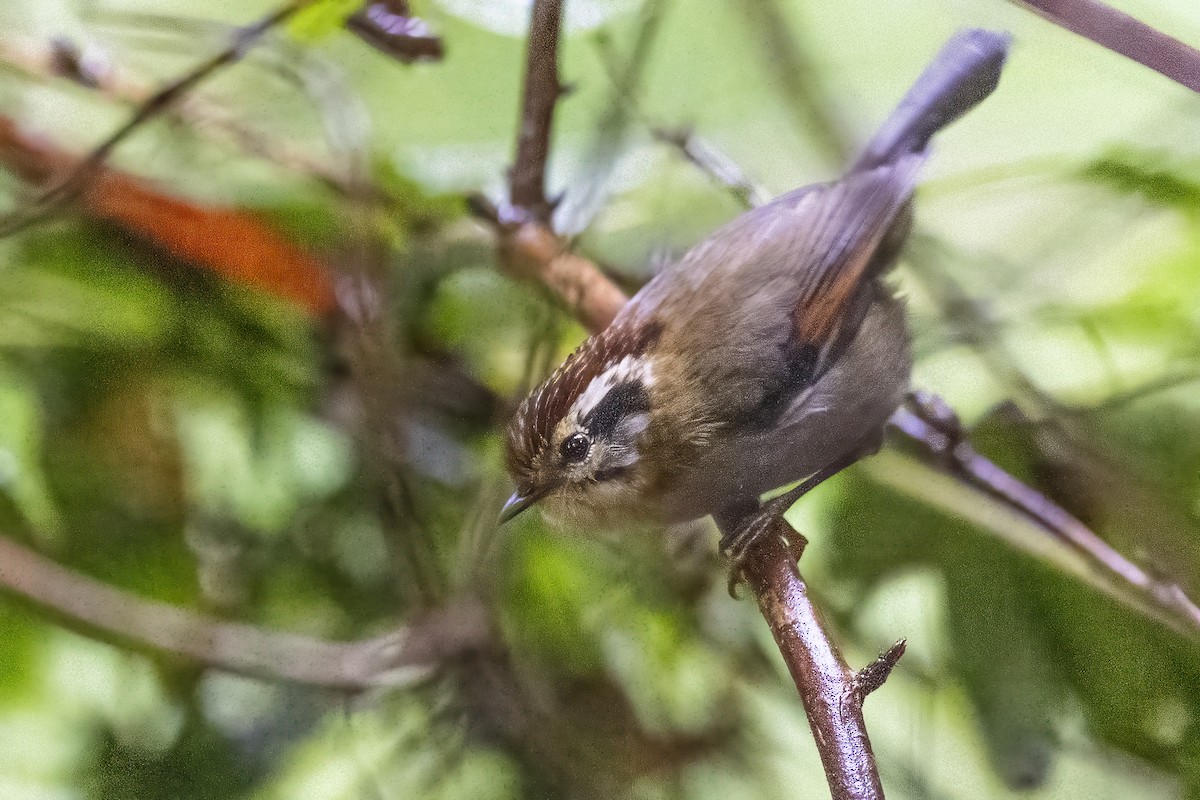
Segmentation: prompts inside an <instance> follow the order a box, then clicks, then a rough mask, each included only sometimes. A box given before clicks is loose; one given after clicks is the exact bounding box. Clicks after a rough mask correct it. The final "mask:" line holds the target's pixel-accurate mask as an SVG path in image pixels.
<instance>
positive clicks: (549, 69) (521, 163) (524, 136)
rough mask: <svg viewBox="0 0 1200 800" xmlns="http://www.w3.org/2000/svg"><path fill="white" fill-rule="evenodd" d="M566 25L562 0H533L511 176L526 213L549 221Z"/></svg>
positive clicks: (513, 195) (518, 205)
mask: <svg viewBox="0 0 1200 800" xmlns="http://www.w3.org/2000/svg"><path fill="white" fill-rule="evenodd" d="M561 30H562V0H534V4H533V11H532V14H531V15H530V20H529V44H528V47H527V49H526V53H525V88H524V91H523V92H522V99H521V129H520V133H519V134H518V135H517V155H516V161H515V162H514V163H513V167H512V174H511V176H510V180H509V183H510V192H509V200H510V202H511V204H512V206H513V209H514V210H516V211H518V212H519V213H521V214H522V215H523V216H524V215H527V216H524V218H526V219H533V220H536V221H538V222H541V223H543V224H549V222H550V214H551V212H552V211H553V210H554V206H553V204H552V203H551V202H550V201H549V200H548V199H547V197H546V161H547V160H548V159H549V157H550V134H551V131H552V129H553V122H554V107H555V105H556V104H557V103H558V98H559V97H560V96H561V95H562V93H563V87H562V84H561V83H560V82H559V77H558V37H559V33H560V31H561Z"/></svg>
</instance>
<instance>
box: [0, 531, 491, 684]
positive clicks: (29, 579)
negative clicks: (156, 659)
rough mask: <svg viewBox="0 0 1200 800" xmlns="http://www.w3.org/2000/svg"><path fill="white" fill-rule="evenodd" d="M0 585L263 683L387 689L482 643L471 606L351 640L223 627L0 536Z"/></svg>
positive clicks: (484, 624)
mask: <svg viewBox="0 0 1200 800" xmlns="http://www.w3.org/2000/svg"><path fill="white" fill-rule="evenodd" d="M0 586H2V587H3V588H4V589H5V590H7V591H8V592H10V593H12V594H14V595H16V596H18V597H22V598H24V599H26V600H29V601H31V602H33V603H34V604H36V605H38V606H42V607H44V608H47V609H49V610H51V611H53V612H56V613H57V614H60V615H62V616H64V617H66V618H67V620H68V621H70V622H73V623H77V624H80V625H83V626H85V627H87V628H91V629H95V630H98V631H100V632H102V633H103V634H106V635H107V636H108V637H112V638H117V639H120V640H123V641H128V642H132V643H133V644H135V645H138V646H141V647H143V648H148V649H150V650H154V651H158V652H161V653H165V654H167V655H171V656H176V657H183V658H185V659H188V660H191V661H195V662H196V663H198V664H202V665H204V666H207V667H212V668H215V669H222V670H226V671H228V672H235V673H238V674H242V675H248V676H251V677H255V678H262V679H264V680H272V681H287V682H291V683H299V684H306V685H309V686H318V687H325V688H330V689H344V690H350V691H355V690H363V689H370V688H374V687H381V686H389V685H394V684H396V683H400V682H403V681H404V680H405V679H406V678H411V675H407V676H406V675H405V674H404V672H405V671H407V670H413V669H419V670H425V669H430V668H433V667H437V666H438V665H440V664H442V663H444V662H446V661H448V660H450V659H453V658H456V657H460V656H463V655H466V654H468V653H471V652H477V651H479V650H482V649H487V648H488V647H489V646H490V642H491V632H490V627H489V623H488V620H487V617H486V615H485V612H484V611H483V609H482V608H481V607H479V606H475V605H463V606H458V607H446V608H441V609H436V610H432V611H430V612H428V613H427V614H425V615H424V616H423V617H421V618H420V619H419V620H418V621H417V622H416V623H414V624H413V625H411V626H408V627H406V628H401V629H399V630H396V631H394V632H392V633H388V634H385V635H383V636H377V637H373V638H370V639H362V640H359V641H353V642H331V641H327V640H322V639H314V638H311V637H308V636H300V635H297V634H292V633H283V632H280V631H271V630H267V629H265V628H260V627H257V626H254V625H247V624H245V623H240V622H226V621H222V620H218V619H215V618H212V617H209V616H206V615H203V614H199V613H196V612H193V611H188V610H185V609H182V608H179V607H177V606H173V605H169V604H167V603H160V602H156V601H153V600H145V599H143V598H140V597H137V596H135V595H133V594H131V593H129V592H126V591H124V590H122V589H118V588H116V587H113V586H110V585H108V584H106V583H103V582H101V581H97V580H95V579H94V578H91V577H88V576H86V575H83V574H81V573H79V572H76V571H74V570H71V569H67V568H66V567H63V566H61V565H59V564H56V563H55V562H53V561H51V560H50V559H48V558H46V557H45V556H42V555H40V554H38V553H36V552H34V551H32V550H30V549H28V548H26V547H24V546H22V545H20V544H18V543H17V542H15V541H13V540H12V539H10V538H8V537H4V536H0Z"/></svg>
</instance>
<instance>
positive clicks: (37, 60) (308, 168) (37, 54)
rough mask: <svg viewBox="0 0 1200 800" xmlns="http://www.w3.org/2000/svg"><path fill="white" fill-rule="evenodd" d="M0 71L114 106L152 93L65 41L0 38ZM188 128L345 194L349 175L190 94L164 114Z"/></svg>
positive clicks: (117, 68) (120, 69) (131, 76)
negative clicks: (60, 84) (86, 92)
mask: <svg viewBox="0 0 1200 800" xmlns="http://www.w3.org/2000/svg"><path fill="white" fill-rule="evenodd" d="M0 68H7V69H10V70H12V71H14V72H16V73H17V74H19V75H22V76H24V77H26V78H29V79H31V80H36V81H46V80H50V79H54V78H60V79H64V80H68V81H70V82H72V83H74V84H76V85H78V86H82V87H85V88H87V89H90V90H92V91H95V92H98V93H99V94H100V95H102V96H104V97H106V98H108V99H110V100H112V101H114V102H118V103H122V104H125V105H131V106H139V105H142V104H144V103H146V102H147V101H148V100H149V98H150V96H151V95H152V94H153V93H154V87H153V86H152V85H151V84H150V83H149V82H147V81H146V80H145V79H143V78H141V77H140V76H138V75H135V74H133V73H132V72H130V71H129V70H127V69H125V68H124V67H122V66H121V65H118V64H113V63H111V62H109V61H106V60H104V61H100V60H98V59H94V58H88V57H85V54H81V53H80V52H79V51H77V50H76V49H75V48H74V47H72V46H71V45H70V44H69V43H66V42H63V41H61V40H59V41H39V40H35V39H17V38H4V39H0ZM165 113H166V114H167V115H168V116H170V117H171V118H173V119H177V120H179V121H180V122H183V123H184V124H186V125H187V126H188V127H189V128H191V129H194V130H198V131H204V132H211V133H213V134H217V135H218V136H217V137H216V138H220V139H223V140H224V143H227V144H230V145H232V146H234V147H237V148H239V149H241V150H243V151H245V152H246V153H249V154H250V155H253V156H255V157H257V158H262V159H264V160H266V161H270V162H271V163H273V164H276V165H278V166H280V167H283V168H284V169H287V170H291V171H294V172H298V173H300V174H302V175H305V176H307V177H311V178H314V179H315V180H317V181H320V182H321V183H322V184H324V185H325V186H327V187H329V188H330V189H333V190H334V191H336V192H338V193H339V194H343V195H344V194H349V192H350V181H349V177H348V176H346V175H344V174H342V173H341V172H339V171H338V170H337V169H336V168H334V167H332V166H331V165H330V164H329V161H328V159H324V158H318V157H316V156H314V155H313V154H312V153H309V152H308V151H307V150H306V149H304V148H303V147H299V146H297V145H295V144H293V143H292V142H289V141H288V140H286V139H281V138H280V137H278V136H272V135H270V134H268V133H267V132H265V131H262V130H258V129H256V128H254V127H252V126H250V125H248V124H247V123H246V122H245V121H244V120H243V119H242V118H241V117H240V116H239V115H237V114H236V113H234V112H233V111H231V110H230V109H227V108H225V107H223V106H221V105H218V104H216V103H212V102H209V101H208V100H207V99H206V98H204V97H203V96H201V95H199V94H198V93H196V92H192V93H190V94H189V95H188V96H187V97H184V98H181V99H180V100H179V101H178V102H177V103H176V104H175V105H174V106H173V107H172V108H170V109H168V110H167V111H166V112H165Z"/></svg>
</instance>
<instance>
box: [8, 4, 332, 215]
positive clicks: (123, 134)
mask: <svg viewBox="0 0 1200 800" xmlns="http://www.w3.org/2000/svg"><path fill="white" fill-rule="evenodd" d="M313 2H314V0H292V2H289V3H286V4H284V5H283V6H281V7H279V8H277V9H276V10H275V11H273V12H271V13H270V14H268V15H267V16H265V17H263V18H262V19H260V20H259V21H258V22H255V23H253V24H252V25H249V26H248V27H246V28H243V29H242V30H241V31H239V32H238V33H237V35H236V36H234V38H233V41H232V42H231V43H230V44H229V45H228V46H227V47H226V48H225V49H224V50H222V51H221V52H219V53H217V54H216V55H214V56H212V57H210V58H209V59H208V60H207V61H204V62H203V63H201V64H200V65H199V66H197V67H195V68H194V69H192V70H190V71H189V72H187V73H186V74H184V75H182V76H181V77H179V78H177V79H176V80H174V81H171V82H170V83H168V84H166V85H165V86H163V87H162V88H161V89H159V90H158V91H156V92H154V93H153V94H151V95H150V96H149V97H148V98H146V100H145V102H143V103H142V104H141V105H140V106H138V107H137V109H136V110H135V111H134V112H133V114H132V115H131V116H130V118H129V119H128V120H127V121H126V122H125V123H124V124H123V125H121V127H119V128H117V130H116V131H114V132H113V133H112V134H110V135H109V136H108V138H106V139H105V140H104V141H103V142H102V143H101V144H100V145H99V146H97V147H96V148H95V149H94V150H92V152H91V153H90V154H89V155H88V156H87V157H86V158H85V159H83V161H81V162H80V163H79V165H78V166H77V167H76V168H75V169H74V170H73V171H72V172H71V173H70V174H69V175H67V176H66V177H65V178H63V179H62V180H60V181H59V182H58V183H56V184H55V185H53V186H51V187H50V188H48V189H46V190H45V191H44V192H43V193H42V194H41V195H40V196H39V197H37V198H36V199H34V200H33V201H32V202H31V203H29V204H28V206H27V207H25V208H23V209H21V210H19V211H17V212H14V213H13V214H10V215H9V216H8V217H7V218H4V219H0V236H8V235H11V234H13V233H16V232H17V231H20V230H22V229H24V228H27V227H29V226H30V225H34V224H37V223H38V222H41V221H43V220H45V219H46V218H47V217H49V216H50V215H51V214H53V213H54V212H55V211H56V210H58V209H59V208H61V207H62V206H63V205H66V204H67V203H70V202H71V201H72V200H74V199H75V198H76V197H78V196H79V194H80V192H82V191H83V190H84V189H85V188H86V186H87V184H88V182H89V181H91V179H92V178H93V177H95V174H96V172H97V171H98V170H99V169H100V168H101V167H102V166H103V165H104V163H105V162H106V161H107V160H108V157H109V156H110V155H111V154H112V152H113V151H114V150H116V149H117V146H118V145H119V144H121V142H123V141H125V139H127V138H128V137H129V135H130V134H132V133H133V132H134V131H136V130H137V129H138V128H140V127H141V126H142V125H143V124H145V123H146V122H148V121H150V120H152V119H154V118H155V117H158V116H161V115H162V114H164V113H165V112H167V111H168V110H170V109H171V108H172V107H173V106H174V105H175V104H176V103H177V102H179V101H180V100H181V99H182V98H184V97H186V96H187V94H188V93H189V92H190V91H191V90H192V89H193V88H194V87H195V86H196V85H198V84H199V83H201V82H203V81H204V80H205V79H206V78H209V77H211V76H212V75H213V74H214V73H216V72H218V71H219V70H220V69H221V68H223V67H226V66H228V65H230V64H233V63H235V62H237V61H239V60H241V58H242V57H243V56H244V55H245V54H246V52H247V51H248V50H249V49H250V48H251V47H252V46H253V45H254V44H255V43H256V42H257V41H258V40H259V39H261V38H262V37H263V36H265V35H266V34H267V33H269V32H270V31H271V30H273V29H274V28H275V27H276V26H277V25H280V24H281V23H283V22H285V21H287V19H289V18H290V17H292V16H293V15H294V14H296V12H298V11H300V10H301V9H302V8H304V7H305V6H307V5H309V4H311V3H313Z"/></svg>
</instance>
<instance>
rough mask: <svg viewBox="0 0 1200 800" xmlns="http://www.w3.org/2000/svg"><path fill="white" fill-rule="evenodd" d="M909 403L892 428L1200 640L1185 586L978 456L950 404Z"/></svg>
mask: <svg viewBox="0 0 1200 800" xmlns="http://www.w3.org/2000/svg"><path fill="white" fill-rule="evenodd" d="M909 404H910V406H911V408H901V409H899V410H898V411H897V412H896V413H895V414H894V415H893V417H892V420H891V426H892V428H893V429H894V430H896V431H898V432H899V433H901V434H903V435H904V436H905V437H906V438H908V439H909V440H910V441H912V442H915V443H917V444H919V445H920V446H921V451H922V453H923V454H924V455H925V457H926V458H927V459H929V460H930V461H931V463H933V464H935V465H936V466H938V467H940V468H941V469H943V470H947V471H949V472H950V473H951V474H953V475H955V476H956V477H958V478H960V479H961V480H963V481H965V482H966V483H969V484H970V485H972V486H974V487H975V488H977V489H980V490H981V491H983V492H985V493H986V494H988V495H990V496H991V497H993V498H995V499H997V500H1000V501H1001V502H1002V503H1004V504H1005V505H1007V506H1009V507H1010V508H1013V509H1015V510H1016V511H1018V512H1020V513H1021V514H1023V515H1025V516H1026V517H1028V518H1029V519H1030V520H1032V521H1033V522H1035V523H1037V524H1038V525H1039V526H1040V527H1041V528H1042V529H1044V530H1045V531H1047V532H1048V533H1050V534H1051V535H1052V536H1054V537H1055V538H1056V539H1058V540H1059V541H1060V542H1062V543H1063V544H1065V545H1067V546H1068V547H1069V548H1070V549H1071V550H1073V551H1074V552H1075V553H1076V554H1078V555H1079V556H1081V557H1082V558H1083V559H1084V560H1085V561H1086V562H1087V563H1089V564H1090V565H1091V566H1092V567H1093V568H1096V569H1099V570H1100V571H1101V572H1102V573H1104V574H1105V575H1107V576H1108V577H1109V578H1110V579H1111V580H1112V581H1115V582H1117V583H1118V584H1120V585H1122V586H1126V587H1130V588H1132V589H1134V590H1135V591H1136V592H1137V593H1138V594H1139V596H1140V597H1139V599H1140V601H1141V603H1140V604H1139V605H1143V606H1148V607H1150V608H1153V609H1156V610H1157V611H1159V612H1161V613H1162V614H1163V615H1165V621H1167V622H1168V624H1170V625H1171V627H1173V628H1174V629H1175V630H1176V631H1179V632H1182V633H1185V634H1188V635H1190V636H1192V637H1198V636H1200V607H1197V605H1196V604H1195V602H1193V601H1192V599H1191V598H1190V597H1188V596H1187V594H1186V593H1185V592H1184V591H1183V589H1182V588H1181V587H1180V586H1178V585H1176V584H1170V583H1165V582H1163V581H1160V580H1158V579H1157V578H1155V577H1153V576H1152V575H1150V574H1149V573H1147V572H1146V571H1145V570H1143V569H1142V568H1141V567H1138V566H1137V565H1136V564H1134V563H1132V562H1131V561H1129V560H1128V559H1126V558H1125V557H1124V556H1122V555H1121V554H1120V553H1118V552H1117V551H1116V550H1114V549H1113V548H1112V547H1110V546H1109V544H1108V543H1107V542H1105V541H1104V540H1103V539H1101V538H1100V537H1099V536H1097V535H1096V534H1095V533H1094V532H1093V531H1092V530H1091V529H1089V528H1088V527H1087V526H1086V525H1084V524H1083V523H1082V522H1080V521H1079V520H1077V519H1075V517H1073V516H1072V515H1071V514H1070V513H1068V512H1067V511H1066V510H1065V509H1063V508H1062V507H1061V506H1059V505H1058V504H1056V503H1055V502H1054V501H1052V500H1051V499H1050V498H1048V497H1046V496H1045V495H1044V494H1042V493H1041V492H1038V491H1037V490H1036V489H1034V488H1032V487H1030V486H1027V485H1026V484H1024V483H1022V482H1021V481H1018V480H1017V479H1016V478H1014V477H1013V476H1012V475H1010V474H1009V473H1007V472H1005V471H1004V470H1003V469H1001V468H1000V467H999V466H997V465H996V464H995V463H994V462H992V461H990V460H989V459H987V458H985V457H983V456H982V455H980V454H979V453H978V452H976V450H975V449H974V448H973V447H972V446H971V444H970V442H968V441H967V440H966V438H965V433H964V431H963V429H962V425H961V422H960V421H959V419H958V416H957V415H956V414H955V413H954V412H953V410H952V409H951V408H950V407H949V405H947V404H946V402H945V401H944V400H942V399H941V398H939V397H937V396H936V395H931V394H929V393H927V392H914V393H913V394H912V395H911V396H910V401H909ZM1160 618H1162V617H1161V616H1160Z"/></svg>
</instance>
